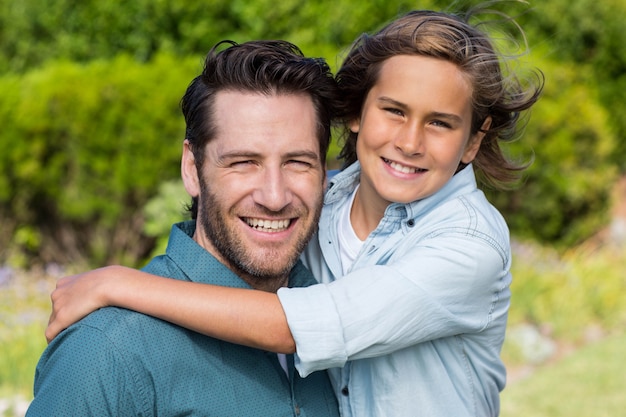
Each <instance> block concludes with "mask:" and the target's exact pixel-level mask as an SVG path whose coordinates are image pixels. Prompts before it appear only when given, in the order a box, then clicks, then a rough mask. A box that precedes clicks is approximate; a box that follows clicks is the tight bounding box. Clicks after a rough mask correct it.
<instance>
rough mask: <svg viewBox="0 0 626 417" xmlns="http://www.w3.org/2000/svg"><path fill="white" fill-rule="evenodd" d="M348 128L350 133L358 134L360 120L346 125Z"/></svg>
mask: <svg viewBox="0 0 626 417" xmlns="http://www.w3.org/2000/svg"><path fill="white" fill-rule="evenodd" d="M348 127H349V128H350V131H351V132H352V133H359V129H360V128H361V119H354V120H352V121H351V122H350V123H348Z"/></svg>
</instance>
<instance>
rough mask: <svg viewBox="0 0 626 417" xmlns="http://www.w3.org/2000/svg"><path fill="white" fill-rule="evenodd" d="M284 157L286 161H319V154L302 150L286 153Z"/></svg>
mask: <svg viewBox="0 0 626 417" xmlns="http://www.w3.org/2000/svg"><path fill="white" fill-rule="evenodd" d="M285 157H286V158H287V159H291V158H309V159H319V157H320V154H319V152H314V151H307V150H302V151H294V152H288V153H287V154H285Z"/></svg>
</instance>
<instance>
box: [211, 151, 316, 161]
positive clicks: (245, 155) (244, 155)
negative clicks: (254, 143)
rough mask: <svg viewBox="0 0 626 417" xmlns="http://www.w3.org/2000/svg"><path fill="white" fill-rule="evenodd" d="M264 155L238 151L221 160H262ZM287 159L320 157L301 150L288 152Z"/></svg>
mask: <svg viewBox="0 0 626 417" xmlns="http://www.w3.org/2000/svg"><path fill="white" fill-rule="evenodd" d="M262 157H263V154H262V153H259V152H254V151H247V150H236V151H229V152H225V153H223V154H221V155H220V159H229V158H230V159H232V158H262ZM283 157H284V158H285V159H291V158H310V159H318V158H319V157H320V155H319V152H315V151H309V150H299V151H292V152H287V153H286V154H284V155H283Z"/></svg>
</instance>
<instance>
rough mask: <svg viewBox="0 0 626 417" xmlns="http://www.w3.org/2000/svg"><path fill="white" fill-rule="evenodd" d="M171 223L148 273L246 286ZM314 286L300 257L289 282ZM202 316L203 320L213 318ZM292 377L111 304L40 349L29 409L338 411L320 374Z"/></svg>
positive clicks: (236, 349)
mask: <svg viewBox="0 0 626 417" xmlns="http://www.w3.org/2000/svg"><path fill="white" fill-rule="evenodd" d="M194 229H195V223H194V222H193V221H189V222H184V223H180V224H176V225H174V226H173V227H172V232H171V234H170V239H169V244H168V248H167V251H166V255H163V256H159V257H157V258H154V259H153V260H152V261H151V262H150V263H149V264H148V265H147V266H146V267H145V268H144V270H145V271H147V272H151V273H153V274H157V275H162V276H166V277H171V278H176V279H180V280H187V281H195V282H205V283H211V284H217V285H222V286H228V287H240V288H250V287H249V286H248V285H247V284H246V283H245V282H244V281H243V280H241V279H240V278H239V277H238V276H237V275H235V274H234V273H233V272H232V271H231V270H229V269H228V268H226V267H225V266H224V265H223V264H221V263H220V262H219V261H217V260H216V259H215V258H214V257H213V256H212V255H210V254H209V253H208V252H207V251H206V250H204V249H203V248H202V247H201V246H199V245H198V244H197V243H196V242H195V241H194V240H193V239H192V238H191V236H192V235H193V232H194ZM313 283H315V280H314V278H313V276H312V275H311V274H310V272H309V271H308V270H307V269H306V268H305V267H304V266H303V265H302V264H300V263H298V265H297V266H296V267H295V268H294V269H293V271H292V272H291V274H290V277H289V286H306V285H310V284H313ZM210 319H211V318H210V317H207V320H210ZM287 362H288V374H289V375H288V376H287V374H286V373H285V371H284V370H283V368H282V367H281V366H280V363H279V361H278V357H277V355H276V354H274V353H270V352H265V351H262V350H258V349H252V348H248V347H244V346H239V345H234V344H231V343H227V342H223V341H220V340H217V339H213V338H210V337H206V336H202V335H200V334H198V333H194V332H192V331H189V330H186V329H183V328H181V327H179V326H175V325H172V324H170V323H167V322H164V321H162V320H159V319H156V318H153V317H150V316H146V315H143V314H140V313H136V312H133V311H129V310H125V309H120V308H114V307H107V308H103V309H100V310H98V311H96V312H94V313H92V314H90V315H89V316H87V317H86V318H84V319H83V320H81V321H80V322H78V323H76V324H74V325H73V326H71V327H70V328H68V329H67V330H65V331H63V332H62V333H61V334H60V335H59V336H57V337H56V338H55V339H54V341H53V342H52V343H51V344H50V345H49V346H48V348H47V349H46V350H45V351H44V353H43V355H42V357H41V359H40V361H39V363H38V365H37V370H36V374H35V388H34V392H35V398H34V400H33V402H32V403H31V405H30V408H29V409H28V412H27V414H26V415H27V416H29V417H35V416H46V417H50V416H81V417H85V416H115V417H122V416H157V415H158V416H229V417H231V416H262V417H267V416H297V417H306V416H308V417H313V416H315V417H319V416H338V415H339V413H338V411H337V401H336V399H335V395H334V393H333V390H332V387H331V385H330V383H329V381H328V378H327V376H326V372H317V373H314V374H312V375H310V376H308V377H307V378H304V379H303V378H300V376H299V375H298V373H297V372H294V367H293V358H292V357H291V356H288V361H287Z"/></svg>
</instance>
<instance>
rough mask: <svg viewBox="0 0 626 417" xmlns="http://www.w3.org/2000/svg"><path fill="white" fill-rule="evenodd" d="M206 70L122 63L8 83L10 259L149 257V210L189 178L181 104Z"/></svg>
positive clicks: (3, 219) (0, 198) (0, 184)
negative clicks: (167, 184) (166, 187)
mask: <svg viewBox="0 0 626 417" xmlns="http://www.w3.org/2000/svg"><path fill="white" fill-rule="evenodd" d="M200 64H201V60H200V59H198V58H192V59H186V60H182V61H181V60H178V59H176V58H174V57H172V56H168V55H161V56H159V57H158V58H157V59H155V61H154V62H151V63H150V64H143V65H142V64H137V63H136V62H135V61H134V60H132V59H131V58H129V57H127V56H120V57H118V58H116V59H114V60H113V61H96V62H93V63H90V64H89V65H85V66H83V65H79V64H75V63H67V62H58V63H53V64H50V65H47V66H46V67H45V68H42V69H40V70H37V71H33V72H31V73H29V74H27V75H25V76H24V77H22V78H17V77H15V76H8V77H5V78H3V79H0V90H2V91H3V99H2V100H1V101H0V106H1V107H0V123H1V124H2V126H3V129H2V130H1V131H0V147H1V148H2V149H3V152H2V153H0V168H1V169H2V172H4V175H3V176H2V177H0V190H1V191H0V223H1V224H2V228H3V229H4V230H3V231H2V232H3V233H2V235H3V236H4V237H3V239H4V241H3V242H2V247H1V248H0V250H3V251H4V253H2V252H0V260H1V257H4V258H11V259H14V260H15V259H18V258H16V257H13V255H14V254H15V253H23V252H26V253H28V254H29V255H30V256H33V257H34V258H35V259H38V260H41V261H44V262H48V261H57V262H64V261H71V260H75V259H77V258H83V257H86V258H88V259H90V260H92V261H94V262H96V263H102V262H109V261H112V260H116V261H118V262H126V263H130V264H135V263H136V262H137V261H138V260H139V259H141V258H143V257H145V256H146V254H147V252H148V251H149V250H150V249H151V246H152V243H153V242H152V241H151V240H150V239H146V236H145V235H143V234H142V228H143V224H142V223H143V214H142V212H141V209H140V208H141V207H142V206H143V205H144V204H145V202H146V201H147V200H148V199H149V198H150V197H151V196H152V195H154V194H155V193H156V191H157V187H158V186H159V184H160V183H162V182H163V181H165V180H167V179H172V178H178V177H179V176H180V171H179V165H180V163H179V161H180V152H181V147H182V140H183V139H184V122H183V118H182V116H181V114H180V110H179V107H178V103H179V100H180V98H181V97H182V95H183V93H184V90H185V88H186V86H187V85H188V83H189V81H190V80H191V79H192V78H193V76H195V75H196V74H197V73H198V72H199V70H200ZM9 247H11V248H12V249H11V250H10V251H9V250H8V248H9ZM27 259H28V258H27Z"/></svg>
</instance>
